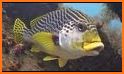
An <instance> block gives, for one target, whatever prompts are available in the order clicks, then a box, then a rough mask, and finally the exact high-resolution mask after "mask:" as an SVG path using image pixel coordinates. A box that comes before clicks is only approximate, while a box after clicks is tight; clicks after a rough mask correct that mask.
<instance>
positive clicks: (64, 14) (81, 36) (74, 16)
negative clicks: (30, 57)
mask: <svg viewBox="0 0 124 74" xmlns="http://www.w3.org/2000/svg"><path fill="white" fill-rule="evenodd" d="M30 25H31V29H28V28H27V27H26V26H25V24H24V22H22V21H21V20H20V19H19V18H17V19H16V20H15V24H14V28H13V32H14V39H15V41H16V42H17V43H21V42H24V41H28V42H32V43H33V45H32V48H31V51H32V52H40V51H42V52H45V53H47V54H48V56H46V57H44V58H43V60H44V61H49V60H55V59H56V60H58V64H59V67H63V66H64V65H65V64H66V63H67V61H68V60H71V59H77V58H81V57H83V56H96V55H98V54H99V52H100V51H101V50H102V49H103V48H104V44H103V43H102V42H101V39H100V36H99V34H98V31H97V28H96V24H94V19H93V18H91V17H89V16H88V15H86V14H84V13H82V12H80V11H79V10H76V9H71V8H62V9H58V10H55V11H52V12H49V13H47V14H45V15H43V16H40V17H37V18H35V19H33V20H32V21H31V22H30Z"/></svg>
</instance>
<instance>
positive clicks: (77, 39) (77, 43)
mask: <svg viewBox="0 0 124 74" xmlns="http://www.w3.org/2000/svg"><path fill="white" fill-rule="evenodd" d="M65 25H66V26H65V27H64V28H63V30H62V31H61V33H60V36H59V37H60V45H61V46H63V47H65V48H67V49H73V50H74V51H75V50H80V51H82V52H86V53H90V54H91V53H94V54H93V55H96V54H99V52H100V51H101V50H103V48H104V44H103V43H102V41H101V38H100V36H99V34H98V31H97V27H96V25H94V24H86V23H83V22H80V23H74V22H70V24H65ZM69 27H70V28H69Z"/></svg>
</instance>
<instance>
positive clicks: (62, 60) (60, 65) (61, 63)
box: [58, 58, 68, 67]
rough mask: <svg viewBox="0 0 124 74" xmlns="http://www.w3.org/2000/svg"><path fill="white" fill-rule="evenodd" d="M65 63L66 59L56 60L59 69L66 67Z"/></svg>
mask: <svg viewBox="0 0 124 74" xmlns="http://www.w3.org/2000/svg"><path fill="white" fill-rule="evenodd" d="M67 61H68V60H67V59H61V58H59V59H58V63H59V67H64V66H65V65H66V63H67Z"/></svg>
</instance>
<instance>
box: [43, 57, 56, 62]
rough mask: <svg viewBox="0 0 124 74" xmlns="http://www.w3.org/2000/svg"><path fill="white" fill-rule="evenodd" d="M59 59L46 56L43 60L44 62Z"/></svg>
mask: <svg viewBox="0 0 124 74" xmlns="http://www.w3.org/2000/svg"><path fill="white" fill-rule="evenodd" d="M56 59H58V58H56V57H53V56H46V57H45V58H43V61H50V60H56Z"/></svg>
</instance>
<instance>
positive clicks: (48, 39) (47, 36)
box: [32, 32, 57, 52]
mask: <svg viewBox="0 0 124 74" xmlns="http://www.w3.org/2000/svg"><path fill="white" fill-rule="evenodd" d="M32 39H33V40H34V41H36V42H37V43H38V44H39V45H40V46H42V47H43V48H44V49H45V50H46V51H48V52H51V51H55V50H56V49H57V48H56V46H55V44H54V42H53V39H52V33H48V32H38V33H36V34H34V35H33V36H32Z"/></svg>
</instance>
